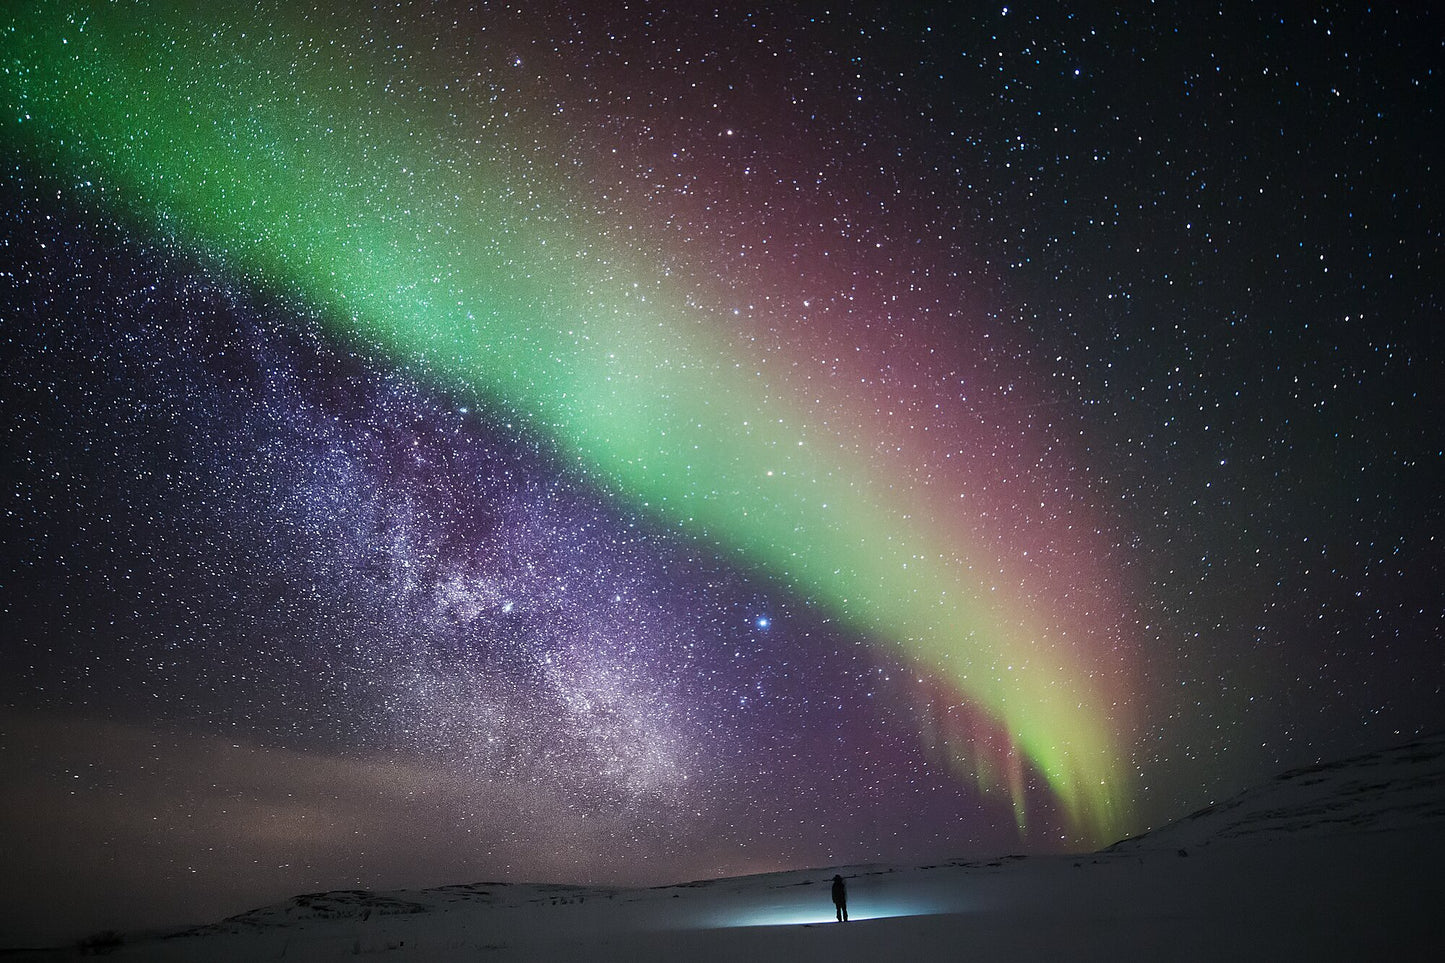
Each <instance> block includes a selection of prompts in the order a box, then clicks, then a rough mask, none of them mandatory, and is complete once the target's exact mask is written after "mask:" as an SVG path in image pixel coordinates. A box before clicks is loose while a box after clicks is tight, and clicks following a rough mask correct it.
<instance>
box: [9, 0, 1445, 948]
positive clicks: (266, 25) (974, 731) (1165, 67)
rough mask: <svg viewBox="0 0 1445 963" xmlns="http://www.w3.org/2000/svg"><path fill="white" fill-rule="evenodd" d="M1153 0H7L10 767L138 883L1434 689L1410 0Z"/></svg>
mask: <svg viewBox="0 0 1445 963" xmlns="http://www.w3.org/2000/svg"><path fill="white" fill-rule="evenodd" d="M1164 16H1165V15H1162V14H1158V13H1151V14H1149V15H1147V16H1143V15H1141V16H1140V17H1137V18H1131V17H1129V16H1126V15H1124V14H1122V13H1119V14H1111V15H1110V16H1109V17H1107V18H1104V19H1101V20H1099V21H1098V22H1093V21H1089V22H1085V20H1086V18H1084V17H1083V15H1082V14H1080V15H1072V14H1068V13H1054V12H1043V11H1032V10H1025V9H1022V8H1019V9H1010V8H1003V7H1000V8H996V9H995V8H991V9H989V10H984V9H982V8H978V9H975V10H973V11H971V12H968V13H959V12H954V13H951V14H946V15H945V14H938V15H929V14H925V13H911V14H907V15H902V14H898V15H889V16H887V17H885V16H883V15H882V14H877V13H864V12H859V11H853V10H845V11H834V12H829V13H826V14H825V13H823V12H821V11H804V10H802V9H796V10H795V9H789V8H772V9H766V10H765V9H754V8H748V7H744V6H726V7H719V8H716V9H712V8H704V7H702V6H696V7H694V6H684V7H682V8H669V7H666V6H660V5H652V4H642V5H636V6H624V5H584V4H577V5H569V4H544V5H541V6H540V7H537V8H532V7H526V8H516V9H514V8H512V7H509V6H495V7H494V6H489V5H485V4H483V5H461V4H457V5H453V4H409V3H403V4H398V5H388V6H386V7H384V8H363V7H360V6H352V5H346V4H327V5H322V6H319V7H317V6H311V7H308V6H305V5H286V4H262V5H257V6H254V7H251V8H248V9H247V10H245V11H244V12H236V11H226V10H222V11H221V12H206V13H199V12H196V11H193V10H191V9H189V6H188V5H167V4H124V3H111V4H101V3H96V4H22V5H20V6H18V7H16V8H15V9H13V10H11V11H8V12H7V13H6V14H5V25H4V31H5V32H4V35H3V36H4V41H3V42H4V46H3V64H0V68H3V75H0V89H3V91H4V102H5V116H4V118H3V121H4V125H5V126H4V128H3V130H4V135H3V136H4V147H5V151H6V171H7V174H6V180H5V198H6V207H5V210H6V212H7V231H6V240H5V250H6V251H7V252H9V256H8V258H7V259H8V260H9V261H10V262H11V264H12V265H13V266H12V267H11V268H10V269H9V273H8V275H7V279H8V280H9V281H11V282H12V283H11V286H10V288H9V292H8V294H7V295H6V301H5V304H4V310H5V315H4V322H5V332H6V344H5V347H6V355H5V358H6V365H7V371H8V372H10V375H9V377H10V383H9V384H8V385H7V388H6V394H5V396H4V403H5V410H6V419H5V425H6V430H7V433H8V437H7V451H8V452H9V453H10V458H9V459H8V461H9V463H10V464H9V468H8V471H7V483H8V494H9V496H10V499H11V501H10V504H11V506H13V507H12V509H11V511H10V512H9V513H8V515H7V516H6V521H5V525H6V528H5V542H6V545H7V546H9V547H10V551H8V552H7V555H9V556H10V561H9V562H8V563H7V566H6V569H5V583H4V584H5V586H6V591H7V603H6V620H7V624H9V625H11V626H13V629H12V631H10V632H9V633H8V634H9V636H10V640H9V641H8V642H7V643H6V645H7V648H9V649H11V650H13V651H10V652H8V653H7V662H8V663H9V664H10V665H12V666H13V667H14V671H12V672H11V674H10V675H11V678H10V681H9V684H8V685H7V686H6V689H5V694H6V712H7V719H8V720H9V721H8V722H7V740H8V741H7V746H6V748H7V752H8V753H9V760H8V761H7V763H6V765H7V766H10V767H15V769H16V771H21V770H23V771H25V772H26V773H29V774H30V778H28V779H23V780H18V781H17V782H16V783H15V788H14V789H13V790H11V792H10V794H9V796H8V798H7V803H6V808H5V812H6V816H5V818H6V820H7V826H8V827H21V826H30V825H32V824H31V822H30V821H33V820H35V819H40V820H41V823H43V824H44V825H47V826H49V827H50V830H51V831H52V832H54V833H57V834H59V835H62V836H74V837H75V838H77V839H85V840H87V841H88V845H90V846H91V847H92V848H91V849H90V850H88V851H87V852H88V855H86V856H84V857H81V856H77V857H76V859H77V860H78V861H80V862H82V863H85V861H86V860H92V859H95V858H96V857H95V855H94V854H95V853H102V854H105V855H104V860H108V862H106V864H105V865H106V867H107V868H106V869H105V870H104V871H103V872H100V873H97V874H96V875H97V878H104V879H106V880H109V881H111V884H112V885H115V884H116V883H117V882H121V881H124V880H125V879H127V878H128V877H127V873H128V872H131V873H134V874H138V875H141V876H143V877H144V878H146V879H147V880H149V881H150V882H148V883H147V884H146V885H145V886H142V887H140V888H141V890H142V891H143V892H145V893H152V892H153V893H155V894H159V895H155V897H154V900H153V902H154V906H152V905H149V904H146V905H144V906H140V907H139V908H138V906H137V905H131V906H129V910H130V911H131V912H142V911H143V912H146V913H150V914H152V915H153V916H155V917H156V918H161V917H165V916H166V914H170V917H176V916H177V915H178V914H179V915H180V916H181V917H185V914H186V913H188V912H189V913H191V914H192V915H194V914H195V913H201V912H202V911H203V909H204V911H205V912H212V911H214V910H217V909H218V908H224V907H230V908H231V909H242V908H245V907H246V906H248V905H252V904H254V903H257V902H260V901H264V900H265V899H267V898H274V897H279V896H284V895H289V894H290V893H292V892H297V891H302V890H306V889H319V888H338V887H342V886H382V885H405V884H415V883H422V882H426V883H432V884H436V883H444V882H455V881H458V880H460V879H464V878H465V879H471V878H484V877H486V878H514V879H519V880H520V879H528V880H535V879H566V880H569V881H618V882H666V881H671V880H674V879H677V878H684V877H701V876H713V875H720V874H725V873H739V872H747V871H760V870H764V869H775V868H782V867H785V866H799V865H822V864H827V863H835V862H841V861H853V862H858V861H863V860H884V859H898V858H911V857H918V856H922V855H926V854H929V853H937V852H942V851H948V852H954V851H980V852H982V851H990V852H994V851H1001V850H1003V849H1008V848H1025V849H1028V848H1034V849H1048V848H1058V847H1076V848H1077V847H1087V846H1095V845H1104V844H1107V843H1109V842H1111V841H1113V840H1114V839H1116V838H1119V837H1120V836H1122V835H1125V834H1127V833H1130V832H1136V831H1139V830H1140V829H1143V828H1144V827H1146V826H1148V825H1151V824H1154V823H1156V822H1157V821H1158V820H1161V819H1167V818H1172V817H1174V816H1177V815H1180V814H1182V813H1183V812H1187V811H1188V810H1189V809H1191V808H1197V806H1199V805H1202V804H1203V803H1205V802H1207V801H1208V800H1209V799H1210V798H1212V795H1213V794H1214V793H1215V792H1218V791H1220V790H1221V789H1224V788H1228V787H1231V786H1237V785H1239V784H1241V781H1243V780H1245V779H1248V778H1257V777H1260V776H1264V775H1269V774H1271V773H1272V772H1273V771H1274V770H1275V769H1277V768H1279V767H1280V766H1281V765H1285V764H1290V763H1294V762H1298V761H1301V760H1308V761H1313V760H1315V759H1317V758H1319V757H1320V756H1321V755H1329V754H1332V753H1331V752H1329V751H1328V750H1331V749H1334V748H1340V749H1345V750H1349V749H1355V748H1358V747H1363V746H1373V745H1379V744H1384V743H1386V742H1388V741H1389V740H1390V739H1391V738H1392V737H1395V738H1398V736H1400V735H1402V734H1406V733H1413V732H1418V731H1421V730H1422V729H1423V728H1428V727H1431V726H1438V725H1439V724H1440V721H1441V718H1440V708H1439V702H1440V700H1439V698H1438V696H1439V685H1440V682H1441V671H1440V668H1441V667H1440V662H1439V659H1438V653H1436V652H1435V647H1436V644H1437V643H1438V640H1439V630H1440V624H1441V622H1440V619H1441V610H1440V604H1439V593H1438V589H1437V588H1435V587H1434V586H1435V584H1436V576H1438V574H1439V572H1438V570H1439V542H1438V541H1437V540H1436V535H1437V534H1438V533H1437V532H1435V531H1434V529H1435V528H1437V527H1438V524H1439V512H1438V485H1437V484H1434V482H1438V480H1439V468H1440V464H1439V462H1440V453H1439V450H1438V447H1439V446H1438V444H1435V445H1433V447H1432V432H1431V428H1430V426H1431V425H1432V424H1433V419H1432V417H1431V410H1430V409H1431V407H1432V405H1433V397H1434V395H1433V393H1432V392H1431V391H1430V390H1427V388H1426V385H1428V384H1429V383H1430V378H1429V375H1430V372H1431V370H1432V367H1433V366H1435V365H1436V364H1437V362H1436V359H1435V354H1436V353H1437V352H1434V351H1432V350H1431V348H1432V344H1433V342H1432V341H1431V338H1432V337H1433V335H1431V334H1430V333H1429V332H1430V331H1431V330H1432V328H1431V325H1432V324H1433V321H1434V319H1435V316H1436V315H1437V314H1438V308H1439V304H1438V297H1437V296H1436V295H1435V294H1434V293H1433V287H1432V284H1433V282H1432V277H1433V271H1434V269H1438V267H1439V262H1440V258H1439V234H1438V218H1437V216H1436V215H1435V214H1434V213H1433V212H1434V210H1435V204H1434V201H1436V200H1437V199H1438V187H1436V186H1435V184H1434V182H1433V180H1432V178H1431V177H1430V176H1428V169H1429V161H1428V160H1426V159H1424V154H1423V151H1424V146H1423V141H1421V140H1420V139H1419V136H1418V134H1419V131H1420V130H1421V129H1423V127H1426V126H1428V123H1429V120H1428V118H1429V115H1430V114H1431V113H1432V112H1433V110H1434V101H1433V100H1432V99H1431V96H1430V91H1431V90H1433V89H1434V87H1435V85H1437V84H1438V80H1437V79H1435V75H1434V73H1432V72H1430V70H1429V69H1428V66H1426V64H1427V63H1428V59H1429V53H1428V48H1426V47H1425V46H1424V45H1423V44H1422V42H1421V41H1419V40H1418V36H1419V32H1418V31H1412V30H1411V28H1410V25H1408V24H1401V23H1396V22H1394V21H1389V20H1388V18H1385V17H1384V16H1383V15H1375V14H1365V13H1361V14H1359V16H1358V19H1359V21H1360V22H1358V23H1354V22H1352V23H1351V24H1349V25H1348V29H1346V25H1344V24H1341V25H1339V27H1338V28H1336V27H1334V26H1330V25H1328V24H1326V25H1321V21H1320V20H1318V19H1317V20H1315V21H1313V22H1310V21H1305V22H1302V23H1299V24H1295V23H1292V22H1280V23H1270V22H1266V21H1263V20H1258V19H1256V17H1255V15H1254V14H1238V15H1234V16H1232V17H1220V18H1219V22H1217V23H1216V22H1213V21H1207V22H1205V21H1206V20H1207V18H1205V17H1204V15H1203V14H1200V15H1199V18H1200V21H1201V22H1199V23H1194V22H1183V23H1173V22H1165V20H1164V19H1163V18H1164ZM1177 16H1179V17H1181V18H1184V19H1185V20H1186V21H1188V20H1190V16H1192V15H1190V16H1186V15H1184V14H1177ZM1351 16H1353V15H1351ZM1339 18H1340V19H1348V18H1347V17H1346V15H1345V14H1344V13H1341V14H1339ZM1186 28H1189V29H1186ZM1181 35H1183V36H1186V37H1187V39H1180V37H1181ZM1307 40H1308V42H1309V44H1312V45H1313V46H1309V47H1308V49H1309V51H1310V52H1309V55H1308V56H1303V55H1301V51H1302V50H1305V49H1306V48H1307V43H1306V42H1307ZM1412 44H1417V45H1418V46H1411V45H1412ZM1436 53H1438V51H1436ZM1340 101H1344V103H1339V102H1340ZM1330 111H1338V112H1339V113H1330ZM1331 122H1332V123H1333V126H1331ZM1322 126H1324V127H1329V128H1330V129H1332V130H1335V131H1337V132H1338V133H1337V135H1336V136H1332V137H1331V139H1330V142H1329V143H1328V144H1318V143H1317V142H1316V138H1317V136H1318V129H1319V128H1320V127H1322ZM1431 573H1433V574H1431ZM1432 653H1435V654H1433V655H1432ZM147 746H148V747H149V748H145V747H147ZM228 747H229V748H228ZM319 773H328V774H329V775H328V776H327V777H326V778H325V779H324V780H323V779H321V778H320V777H319V776H318V775H314V774H319ZM77 792H79V793H81V794H82V796H81V798H75V797H76V793H77ZM82 806H83V807H85V808H84V809H83V810H75V811H72V810H71V809H69V808H67V807H82ZM92 807H94V808H92ZM37 812H44V813H45V814H46V815H45V816H44V817H37V816H36V815H35V814H36V813H37ZM81 812H83V815H81V814H80V813H81ZM142 815H144V817H145V818H148V819H150V820H151V822H152V823H153V825H154V826H156V827H164V830H163V831H161V836H160V838H159V839H156V838H152V837H151V836H149V835H148V831H143V830H140V829H137V826H138V825H141V824H143V820H142ZM46 820H51V821H52V822H46ZM79 824H84V825H85V826H87V827H88V828H87V830H86V832H84V833H79V834H78V835H77V833H76V828H75V827H76V825H79ZM418 825H420V826H424V827H425V828H424V829H421V830H418V829H417V828H416V827H417V826H418ZM403 826H404V827H406V828H405V829H403V828H402V827H403ZM186 827H190V828H186ZM416 832H420V833H421V835H420V837H419V838H418V837H414V836H413V835H411V834H413V833H416ZM201 840H209V843H205V844H204V845H203V844H202V842H200V841H201ZM25 852H26V854H23V855H22V856H21V857H20V858H19V862H18V863H17V865H19V866H29V865H30V864H29V863H28V862H26V860H27V859H33V860H37V861H38V860H40V856H39V855H29V854H30V853H31V851H30V850H26V851H25ZM202 853H204V854H206V855H201V854H202ZM287 854H291V855H287ZM263 864H264V865H263ZM127 867H136V868H135V869H127ZM142 867H143V869H142ZM242 867H244V868H242ZM33 872H34V873H36V874H40V875H43V874H44V871H42V870H39V869H36V870H33ZM17 874H19V870H17ZM197 877H199V879H200V882H199V885H198V886H197V884H196V882H195V880H196V878H197ZM208 881H209V882H208ZM223 881H224V882H223ZM195 888H199V889H200V890H202V891H203V892H206V893H209V894H211V896H210V897H209V901H205V900H201V901H197V900H196V899H195V898H194V897H192V898H191V901H190V902H187V897H186V896H184V895H180V893H181V892H183V891H185V890H188V889H195ZM116 905H120V904H119V903H117V904H116ZM108 911H109V910H108ZM94 915H95V918H96V919H100V918H101V917H102V916H103V913H97V914H94ZM7 924H10V921H7ZM11 925H13V924H11Z"/></svg>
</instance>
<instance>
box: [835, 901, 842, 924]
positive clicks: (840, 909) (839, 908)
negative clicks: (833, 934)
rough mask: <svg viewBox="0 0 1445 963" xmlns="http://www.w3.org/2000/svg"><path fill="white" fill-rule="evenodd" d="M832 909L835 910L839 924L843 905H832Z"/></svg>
mask: <svg viewBox="0 0 1445 963" xmlns="http://www.w3.org/2000/svg"><path fill="white" fill-rule="evenodd" d="M833 909H835V910H837V911H838V922H839V923H841V922H843V904H842V903H834V904H833Z"/></svg>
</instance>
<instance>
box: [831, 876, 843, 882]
mask: <svg viewBox="0 0 1445 963" xmlns="http://www.w3.org/2000/svg"><path fill="white" fill-rule="evenodd" d="M833 882H835V883H841V882H843V877H842V876H834V877H833Z"/></svg>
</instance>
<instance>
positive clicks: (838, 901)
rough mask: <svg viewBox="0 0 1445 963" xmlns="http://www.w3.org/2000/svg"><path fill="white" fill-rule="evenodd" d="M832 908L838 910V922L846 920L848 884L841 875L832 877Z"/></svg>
mask: <svg viewBox="0 0 1445 963" xmlns="http://www.w3.org/2000/svg"><path fill="white" fill-rule="evenodd" d="M833 908H834V909H836V910H837V911H838V922H839V923H846V922H848V886H847V884H845V883H844V882H843V877H841V876H834V877H833Z"/></svg>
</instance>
